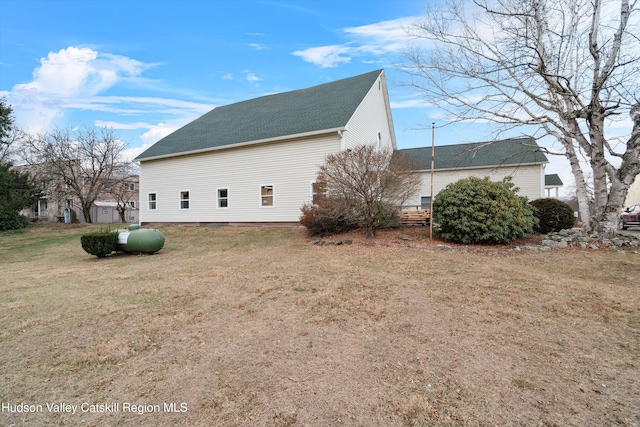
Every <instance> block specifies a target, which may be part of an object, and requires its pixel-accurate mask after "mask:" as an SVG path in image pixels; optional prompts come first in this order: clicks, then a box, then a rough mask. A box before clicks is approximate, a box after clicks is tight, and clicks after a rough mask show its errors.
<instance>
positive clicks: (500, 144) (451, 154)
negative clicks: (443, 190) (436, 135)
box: [398, 137, 548, 170]
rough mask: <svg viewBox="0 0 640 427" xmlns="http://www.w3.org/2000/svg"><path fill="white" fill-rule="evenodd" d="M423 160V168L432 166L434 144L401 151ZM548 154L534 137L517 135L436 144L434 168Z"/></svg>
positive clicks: (540, 158) (535, 159) (542, 159)
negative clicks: (518, 136) (460, 142)
mask: <svg viewBox="0 0 640 427" xmlns="http://www.w3.org/2000/svg"><path fill="white" fill-rule="evenodd" d="M398 152H399V153H404V154H408V155H409V156H411V157H412V158H413V159H414V160H416V161H417V162H420V164H421V167H420V169H421V170H430V169H431V147H420V148H407V149H403V150H398ZM547 162H548V160H547V157H546V156H545V155H544V153H542V151H541V150H540V147H539V146H538V144H537V143H536V141H535V140H534V139H533V138H528V137H527V138H514V139H504V140H500V141H491V142H476V143H470V144H456V145H438V146H436V147H435V153H434V168H435V169H461V168H475V167H487V166H504V165H520V164H530V163H547Z"/></svg>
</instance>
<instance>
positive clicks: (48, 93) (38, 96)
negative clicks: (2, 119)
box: [7, 46, 153, 130]
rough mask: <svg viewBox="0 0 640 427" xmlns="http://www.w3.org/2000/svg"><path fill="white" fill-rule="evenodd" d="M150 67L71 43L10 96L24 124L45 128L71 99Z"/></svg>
mask: <svg viewBox="0 0 640 427" xmlns="http://www.w3.org/2000/svg"><path fill="white" fill-rule="evenodd" d="M151 66H153V65H151V64H144V63H142V62H140V61H137V60H135V59H131V58H128V57H126V56H121V55H112V54H109V53H100V52H97V51H95V50H92V49H89V48H78V47H73V46H70V47H68V48H66V49H61V50H60V51H58V52H49V54H48V55H47V56H46V57H44V58H41V59H40V66H39V67H38V68H36V69H35V70H34V72H33V80H32V81H31V82H29V83H23V84H17V85H15V86H14V87H13V89H12V91H11V92H9V93H8V95H7V98H8V99H9V102H10V103H11V104H12V105H13V107H14V112H15V116H16V119H17V121H18V122H19V124H20V125H21V126H24V127H27V128H29V129H31V130H43V129H47V128H48V127H49V126H50V125H51V124H52V122H53V121H54V120H55V119H58V118H60V117H62V116H63V115H64V109H65V108H67V107H68V106H67V104H68V103H69V101H70V100H71V99H77V98H86V97H91V96H94V95H96V94H98V93H100V92H103V91H105V90H107V89H109V88H111V87H113V86H115V85H116V84H118V83H119V82H121V81H123V80H131V79H135V78H137V77H138V76H140V74H141V73H142V72H143V71H144V70H145V69H147V68H149V67H151Z"/></svg>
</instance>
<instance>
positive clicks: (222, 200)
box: [218, 188, 229, 209]
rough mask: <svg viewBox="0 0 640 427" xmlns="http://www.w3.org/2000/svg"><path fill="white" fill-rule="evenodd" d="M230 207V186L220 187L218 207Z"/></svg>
mask: <svg viewBox="0 0 640 427" xmlns="http://www.w3.org/2000/svg"><path fill="white" fill-rule="evenodd" d="M228 207H229V189H228V188H218V208H222V209H224V208H228Z"/></svg>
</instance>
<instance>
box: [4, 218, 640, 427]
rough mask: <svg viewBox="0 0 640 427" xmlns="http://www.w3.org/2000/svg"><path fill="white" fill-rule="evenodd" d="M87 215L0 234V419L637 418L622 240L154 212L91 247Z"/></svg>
mask: <svg viewBox="0 0 640 427" xmlns="http://www.w3.org/2000/svg"><path fill="white" fill-rule="evenodd" d="M87 229H88V228H86V227H78V228H69V227H63V226H59V227H38V226H31V227H30V228H29V229H27V230H25V231H19V232H9V233H2V234H0V269H1V272H2V274H1V277H0V402H2V405H3V411H2V412H0V426H8V425H14V426H16V427H21V426H79V425H81V426H174V425H175V426H449V425H450V426H458V425H460V426H614V425H615V426H639V425H640V255H638V254H637V253H634V252H633V251H628V252H624V253H614V252H611V251H609V250H597V251H584V250H576V249H562V250H554V251H549V252H540V253H532V252H520V253H508V252H501V253H500V254H498V255H495V254H492V255H489V254H484V253H468V252H457V251H442V250H431V251H427V250H421V249H410V248H407V247H406V246H403V245H395V244H391V245H390V247H380V246H379V245H377V246H376V247H369V246H364V245H357V244H355V243H354V244H353V245H342V246H329V247H319V246H314V245H312V241H311V240H310V239H309V238H308V237H307V236H306V235H305V233H304V231H303V230H301V229H297V228H232V227H227V228H216V227H203V228H195V227H194V228H191V227H163V228H161V230H162V232H163V233H164V234H165V236H166V239H167V243H166V245H165V247H164V248H163V249H162V250H161V251H160V252H159V253H157V254H155V255H151V256H137V255H113V256H109V257H107V258H106V259H97V258H95V257H92V256H90V255H88V254H86V253H85V252H84V251H83V250H82V248H81V247H80V242H79V236H80V235H81V234H82V233H83V232H85V231H86V230H87ZM392 233H395V234H398V233H399V232H392ZM391 236H393V235H391ZM387 237H389V235H387ZM412 238H413V237H412ZM374 242H375V240H374ZM60 403H62V404H66V405H76V411H77V412H76V413H75V414H73V413H61V412H53V409H54V408H53V407H52V406H51V405H52V404H60ZM172 403H173V405H172ZM47 404H49V405H50V406H51V408H49V407H47ZM83 404H84V405H83ZM115 404H117V406H116V405H115ZM165 404H167V407H166V408H165ZM7 405H8V406H7ZM20 405H23V406H20ZM24 405H31V406H28V407H27V408H31V409H33V410H35V411H36V412H30V413H25V412H16V411H17V410H18V408H22V409H23V410H24V408H25V406H24ZM134 405H140V406H134ZM72 407H73V406H70V407H69V408H72ZM7 408H8V409H7ZM50 409H51V411H50ZM165 409H171V411H165ZM83 410H84V412H83ZM95 411H98V412H95ZM180 411H183V412H180Z"/></svg>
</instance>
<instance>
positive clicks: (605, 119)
mask: <svg viewBox="0 0 640 427" xmlns="http://www.w3.org/2000/svg"><path fill="white" fill-rule="evenodd" d="M637 2H638V0H633V1H632V2H631V4H630V2H629V0H554V1H551V0H495V1H491V2H489V1H488V0H473V1H472V2H471V1H465V0H448V1H447V3H446V6H445V7H443V8H432V9H430V10H429V11H428V12H427V14H426V16H425V17H424V19H423V20H421V21H420V22H418V23H415V25H413V26H412V27H411V28H410V29H409V32H410V33H411V34H412V35H413V36H414V37H415V38H416V39H417V40H418V42H419V43H420V45H421V47H418V48H415V49H413V50H410V51H408V52H407V53H406V55H405V56H406V59H407V62H406V63H405V64H404V66H403V67H402V68H403V70H404V71H406V73H408V75H409V81H408V82H406V84H408V85H411V86H413V87H415V88H418V89H419V90H420V91H421V93H422V94H423V96H424V97H425V98H426V99H427V100H429V101H430V102H432V103H434V104H436V105H438V106H439V107H440V108H442V109H443V110H444V111H446V114H447V115H448V118H449V120H451V121H454V122H455V121H474V120H482V121H488V122H491V123H497V124H499V125H501V126H500V127H499V129H500V131H504V130H508V129H513V128H515V127H518V126H523V125H529V126H534V127H535V129H536V137H539V138H541V137H545V136H551V137H553V138H554V139H555V140H557V141H558V142H559V145H560V147H561V150H559V154H561V155H563V156H565V157H566V158H567V159H568V160H569V164H570V165H571V170H572V172H573V175H574V176H575V180H576V189H577V197H578V200H579V204H580V214H581V216H582V218H591V219H592V220H593V221H594V224H595V226H596V228H597V229H598V230H599V231H606V232H613V230H614V229H615V227H616V226H617V223H618V216H619V213H620V210H621V208H622V207H623V204H624V201H625V198H626V195H627V192H628V189H629V187H630V185H631V184H632V183H633V181H634V180H635V178H636V176H637V175H638V173H640V160H639V156H640V101H639V97H640V82H639V78H640V38H639V37H638V34H639V32H638V31H639V28H637V27H638V23H637V20H636V21H633V20H630V18H631V16H632V15H633V16H637V15H636V14H637V13H638V10H637V8H636V5H637ZM634 22H635V24H633V23H634ZM630 23H631V24H630ZM633 25H635V28H634V27H633ZM625 118H626V119H625ZM629 118H630V120H629ZM614 127H617V128H618V129H619V128H620V127H625V129H626V130H625V131H624V132H623V133H624V134H625V135H624V136H618V137H616V136H615V135H613V134H612V132H611V131H610V130H611V129H613V128H614ZM550 151H551V150H550ZM551 152H552V154H553V151H551ZM582 158H584V159H586V160H587V161H586V162H581V159H582ZM587 176H590V177H591V178H592V187H593V189H594V197H595V203H594V204H593V206H594V208H593V210H592V211H590V210H589V200H588V194H587V187H588V186H587V181H586V178H585V177H587ZM583 223H584V226H585V228H586V229H590V227H591V225H590V221H584V222H583Z"/></svg>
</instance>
